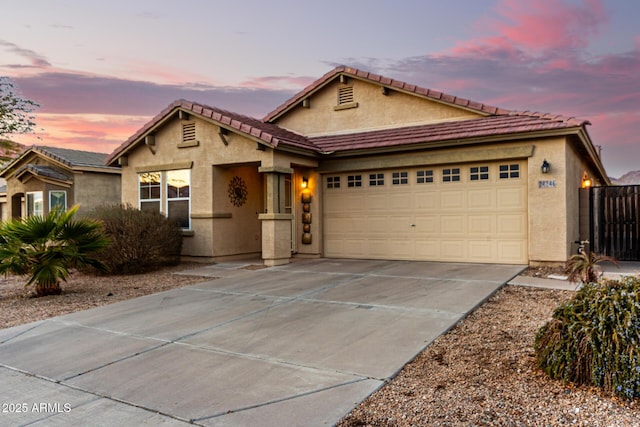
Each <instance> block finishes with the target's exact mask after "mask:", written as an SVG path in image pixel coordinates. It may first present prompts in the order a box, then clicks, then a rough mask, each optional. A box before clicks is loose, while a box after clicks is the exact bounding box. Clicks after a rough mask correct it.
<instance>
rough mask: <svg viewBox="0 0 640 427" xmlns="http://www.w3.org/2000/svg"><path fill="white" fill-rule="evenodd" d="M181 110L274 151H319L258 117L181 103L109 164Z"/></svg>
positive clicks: (142, 131)
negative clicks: (209, 120) (256, 140)
mask: <svg viewBox="0 0 640 427" xmlns="http://www.w3.org/2000/svg"><path fill="white" fill-rule="evenodd" d="M177 109H181V110H185V111H188V112H192V113H195V114H197V115H199V116H201V117H205V118H209V119H212V120H214V121H216V122H218V123H220V124H221V125H222V127H226V128H229V129H235V130H237V131H239V132H242V133H244V134H246V135H249V136H252V137H254V138H257V139H259V140H260V141H262V142H264V143H266V144H268V145H270V146H272V147H279V146H285V147H295V148H303V149H307V150H315V147H314V146H313V144H311V143H310V142H309V141H308V139H307V138H305V137H304V136H302V135H299V134H297V133H295V132H291V131H289V130H287V129H283V128H281V127H279V126H276V125H274V124H271V123H265V122H263V121H261V120H259V119H256V118H254V117H249V116H245V115H242V114H238V113H234V112H231V111H226V110H222V109H220V108H216V107H211V106H208V105H204V104H199V103H195V102H189V101H187V100H184V99H179V100H177V101H174V102H173V103H171V104H169V106H167V107H166V108H165V109H164V110H162V111H161V112H160V113H159V114H158V115H156V116H155V117H154V118H153V119H151V121H149V122H148V123H147V124H145V125H144V126H143V127H142V128H141V129H139V130H138V131H137V132H136V133H135V134H134V135H132V136H131V137H130V138H129V139H127V140H126V141H125V142H124V143H122V144H121V145H120V146H119V147H118V148H116V149H115V151H114V152H113V153H111V154H110V155H109V156H108V158H107V159H106V163H107V164H108V163H111V162H112V161H113V160H114V159H116V158H117V157H118V156H119V155H120V154H122V153H123V152H124V151H126V150H127V148H129V146H130V145H131V144H134V143H135V142H136V141H137V140H138V139H139V138H141V137H142V136H143V135H145V134H146V133H147V132H149V131H150V130H152V129H153V128H154V127H155V126H156V125H157V124H158V123H160V122H161V121H162V120H163V119H165V118H166V117H167V116H168V115H169V114H172V113H173V111H174V110H177Z"/></svg>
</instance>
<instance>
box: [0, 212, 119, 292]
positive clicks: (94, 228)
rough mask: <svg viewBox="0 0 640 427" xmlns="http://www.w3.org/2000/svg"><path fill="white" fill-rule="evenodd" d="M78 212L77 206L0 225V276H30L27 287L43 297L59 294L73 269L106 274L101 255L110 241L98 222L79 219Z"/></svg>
mask: <svg viewBox="0 0 640 427" xmlns="http://www.w3.org/2000/svg"><path fill="white" fill-rule="evenodd" d="M77 211H78V205H76V206H74V207H72V208H71V209H69V210H68V211H66V212H64V211H58V210H53V211H51V212H49V214H47V215H46V216H42V215H32V216H28V217H25V218H17V219H12V220H11V221H7V222H2V223H0V273H4V274H24V275H27V276H28V280H27V284H26V285H27V286H28V285H35V290H36V296H39V297H40V296H46V295H58V294H60V293H61V292H62V288H61V287H60V282H62V281H66V280H67V278H68V277H69V275H70V270H71V269H72V268H88V267H92V268H93V269H95V270H97V271H106V269H107V266H105V265H104V264H103V263H102V262H101V261H100V259H99V254H100V251H102V250H103V249H104V248H105V247H107V246H108V245H109V239H108V238H107V237H106V236H105V235H104V233H103V232H102V229H101V225H100V224H99V223H98V222H96V221H93V220H90V219H87V218H82V219H76V218H75V215H76V212H77Z"/></svg>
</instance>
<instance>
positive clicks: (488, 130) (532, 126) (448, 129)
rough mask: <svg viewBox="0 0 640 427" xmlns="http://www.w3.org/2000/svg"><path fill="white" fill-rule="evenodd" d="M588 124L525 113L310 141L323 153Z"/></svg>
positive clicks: (551, 129) (557, 128)
mask: <svg viewBox="0 0 640 427" xmlns="http://www.w3.org/2000/svg"><path fill="white" fill-rule="evenodd" d="M587 123H588V122H586V121H580V120H576V119H573V118H568V119H567V118H564V117H562V116H553V115H547V114H539V113H527V112H523V113H511V114H502V115H495V116H488V117H481V118H477V119H469V120H459V121H450V122H444V123H434V124H428V125H418V126H407V127H400V128H392V129H383V130H376V131H369V132H358V133H349V134H340V135H328V136H317V137H311V138H309V140H310V141H311V142H312V143H313V144H314V145H315V146H316V147H318V149H319V150H320V151H321V152H324V153H329V152H338V151H339V152H345V151H350V150H362V149H372V148H381V147H394V146H401V145H411V144H421V143H435V142H446V141H452V140H463V139H472V138H481V137H487V136H494V135H496V136H497V135H513V134H519V133H531V132H543V131H553V130H559V129H569V128H576V127H581V126H582V125H584V124H587Z"/></svg>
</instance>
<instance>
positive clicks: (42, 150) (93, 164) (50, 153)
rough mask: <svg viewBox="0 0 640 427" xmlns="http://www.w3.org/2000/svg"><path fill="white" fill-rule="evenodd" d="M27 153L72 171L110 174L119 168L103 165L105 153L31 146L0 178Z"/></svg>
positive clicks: (1, 172) (8, 165) (1, 173)
mask: <svg viewBox="0 0 640 427" xmlns="http://www.w3.org/2000/svg"><path fill="white" fill-rule="evenodd" d="M29 153H38V154H41V155H42V156H44V157H48V158H50V159H51V160H54V161H56V162H58V163H60V164H62V165H64V166H66V167H68V168H69V169H72V170H93V169H101V170H104V171H105V172H112V173H114V172H116V171H119V168H114V167H110V166H106V165H105V160H106V158H107V154H106V153H96V152H92V151H82V150H71V149H68V148H58V147H46V146H39V145H33V146H31V147H29V148H27V149H26V150H24V151H23V152H22V153H20V155H19V156H18V157H16V158H15V159H13V160H12V161H11V162H10V163H9V164H7V165H6V166H5V167H4V168H3V169H2V170H1V171H0V176H3V175H4V174H5V173H6V172H7V171H8V170H10V169H13V168H15V167H16V166H17V165H19V164H20V163H21V162H22V161H23V160H24V159H25V158H26V157H27V156H28V155H29Z"/></svg>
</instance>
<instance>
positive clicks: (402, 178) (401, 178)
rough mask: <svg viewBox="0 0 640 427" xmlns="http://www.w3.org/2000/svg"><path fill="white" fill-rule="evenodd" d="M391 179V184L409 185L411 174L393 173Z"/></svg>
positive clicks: (403, 172)
mask: <svg viewBox="0 0 640 427" xmlns="http://www.w3.org/2000/svg"><path fill="white" fill-rule="evenodd" d="M391 178H392V179H391V183H392V184H393V185H405V184H409V172H405V171H402V172H393V173H392V175H391Z"/></svg>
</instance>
